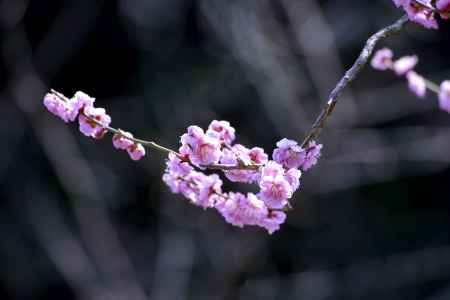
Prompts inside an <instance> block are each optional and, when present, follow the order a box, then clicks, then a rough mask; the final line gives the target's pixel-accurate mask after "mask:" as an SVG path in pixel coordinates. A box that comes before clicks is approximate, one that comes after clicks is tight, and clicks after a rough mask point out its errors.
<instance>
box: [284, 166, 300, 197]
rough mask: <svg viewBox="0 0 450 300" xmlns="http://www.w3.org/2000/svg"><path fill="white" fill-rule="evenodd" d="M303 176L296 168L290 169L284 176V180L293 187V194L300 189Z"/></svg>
mask: <svg viewBox="0 0 450 300" xmlns="http://www.w3.org/2000/svg"><path fill="white" fill-rule="evenodd" d="M301 176H302V172H301V171H300V170H298V169H295V168H292V169H289V170H288V171H286V173H285V174H284V179H285V180H286V181H287V182H288V183H289V184H290V185H291V188H292V192H295V191H296V190H297V189H298V188H299V187H300V177H301Z"/></svg>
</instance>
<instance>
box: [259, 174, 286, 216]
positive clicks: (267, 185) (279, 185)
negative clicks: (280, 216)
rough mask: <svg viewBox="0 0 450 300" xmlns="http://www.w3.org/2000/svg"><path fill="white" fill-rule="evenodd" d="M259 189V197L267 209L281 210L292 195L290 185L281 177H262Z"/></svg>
mask: <svg viewBox="0 0 450 300" xmlns="http://www.w3.org/2000/svg"><path fill="white" fill-rule="evenodd" d="M259 187H260V192H259V196H260V197H261V199H262V200H263V201H264V203H266V205H267V207H269V208H283V207H284V206H285V205H286V204H287V200H288V199H289V198H291V197H292V193H293V191H292V187H291V185H290V184H289V182H288V181H287V180H286V179H285V178H284V177H283V176H281V175H277V176H265V177H262V178H261V180H260V182H259Z"/></svg>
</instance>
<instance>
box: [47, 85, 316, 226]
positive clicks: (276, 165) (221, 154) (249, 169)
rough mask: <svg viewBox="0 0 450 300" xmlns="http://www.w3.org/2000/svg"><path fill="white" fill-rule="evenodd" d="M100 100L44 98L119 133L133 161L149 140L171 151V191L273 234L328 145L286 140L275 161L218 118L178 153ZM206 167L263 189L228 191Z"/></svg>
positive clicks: (92, 130) (70, 115)
mask: <svg viewBox="0 0 450 300" xmlns="http://www.w3.org/2000/svg"><path fill="white" fill-rule="evenodd" d="M94 102H95V99H94V98H91V97H89V96H88V95H86V94H85V93H83V92H77V93H76V94H75V95H74V96H73V97H72V98H70V99H69V98H66V97H65V96H64V95H62V94H60V93H58V92H56V91H52V92H51V93H48V94H47V95H45V97H44V105H45V106H46V107H47V109H48V110H49V111H50V112H52V113H53V114H55V115H56V116H58V117H60V118H61V119H63V120H64V121H65V122H73V121H75V119H76V118H77V117H78V122H79V128H80V131H81V132H82V133H83V134H84V135H86V136H89V137H92V138H96V139H100V138H102V137H103V136H104V135H105V134H106V133H107V132H111V133H113V137H112V143H113V146H114V148H116V149H121V150H126V151H127V152H128V154H129V156H130V157H131V159H133V160H139V159H141V158H142V157H143V156H144V155H145V148H144V145H145V146H148V147H151V148H154V149H157V150H160V151H165V152H167V153H169V156H168V159H167V162H166V165H167V166H166V170H165V172H164V174H163V176H162V179H163V181H164V182H165V183H166V184H167V185H168V186H169V188H170V190H171V191H172V192H173V193H179V194H182V195H183V196H184V197H185V198H187V199H188V200H189V201H190V202H191V203H192V204H195V205H197V206H200V207H202V208H203V209H207V208H214V209H216V210H217V211H218V212H219V213H220V214H221V215H222V216H223V217H224V219H225V220H226V221H227V222H228V223H230V224H232V225H235V226H238V227H243V226H244V225H256V226H260V227H263V228H265V229H266V230H267V231H268V232H269V233H273V232H274V231H276V230H278V229H279V228H280V225H281V224H282V223H284V221H285V220H286V213H285V212H286V210H287V209H288V208H290V207H291V204H290V203H289V200H290V199H291V198H292V195H293V194H294V192H295V191H296V190H297V189H298V188H299V187H300V177H301V175H302V171H307V170H309V169H310V168H311V167H312V166H314V165H315V164H316V163H317V160H318V158H319V157H320V151H321V148H322V145H318V144H316V143H315V142H314V141H310V142H308V143H306V146H305V147H301V146H299V145H298V144H297V142H295V141H292V140H288V139H282V140H281V141H279V142H278V143H277V148H276V149H275V150H274V151H273V154H272V158H273V160H269V156H268V155H267V154H266V153H265V152H264V149H262V148H259V147H253V148H247V147H245V146H243V145H240V144H234V140H235V129H234V128H233V127H232V126H231V125H230V123H229V122H227V121H217V120H214V121H212V122H211V124H210V125H209V126H208V129H207V130H206V131H204V130H203V129H202V128H200V127H198V126H189V127H188V128H187V132H186V133H185V134H183V135H182V136H181V138H180V141H181V146H180V148H179V150H178V152H176V151H173V150H171V149H168V148H165V147H163V146H160V145H158V144H156V143H155V142H153V141H144V140H140V139H136V138H135V137H133V134H131V133H130V132H127V131H124V130H121V129H115V128H112V127H110V123H111V117H110V116H108V115H107V114H106V111H105V109H103V108H96V107H94ZM206 169H211V170H221V171H222V172H223V173H224V176H225V177H226V178H227V179H228V180H230V181H232V182H242V183H249V184H250V183H253V184H255V185H257V187H258V188H259V191H258V192H257V193H248V194H246V195H244V194H242V193H238V192H223V191H222V184H223V182H222V179H221V178H220V176H219V175H218V174H210V175H208V174H206V173H205V172H204V171H205V170H206Z"/></svg>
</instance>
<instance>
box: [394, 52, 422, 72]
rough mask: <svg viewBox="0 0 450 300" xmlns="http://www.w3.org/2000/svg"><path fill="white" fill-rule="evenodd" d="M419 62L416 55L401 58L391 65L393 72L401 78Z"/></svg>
mask: <svg viewBox="0 0 450 300" xmlns="http://www.w3.org/2000/svg"><path fill="white" fill-rule="evenodd" d="M418 61H419V59H418V57H417V55H411V56H403V57H401V58H399V59H398V60H396V61H395V62H394V65H393V69H394V72H395V73H396V74H397V75H399V76H401V75H405V74H406V73H408V72H409V71H411V70H412V69H414V67H415V66H416V65H417V62H418Z"/></svg>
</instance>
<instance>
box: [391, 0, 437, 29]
mask: <svg viewBox="0 0 450 300" xmlns="http://www.w3.org/2000/svg"><path fill="white" fill-rule="evenodd" d="M423 2H425V4H426V5H422V4H420V3H418V2H417V1H414V0H403V1H402V0H394V3H395V5H396V6H397V7H399V6H402V7H403V9H404V10H405V11H406V13H407V15H408V17H409V19H410V20H411V21H413V22H416V23H418V24H421V25H423V26H424V27H426V28H431V29H437V28H438V24H437V21H436V19H435V13H434V12H433V10H432V9H430V8H429V7H433V5H432V4H433V3H432V1H431V0H423Z"/></svg>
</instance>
